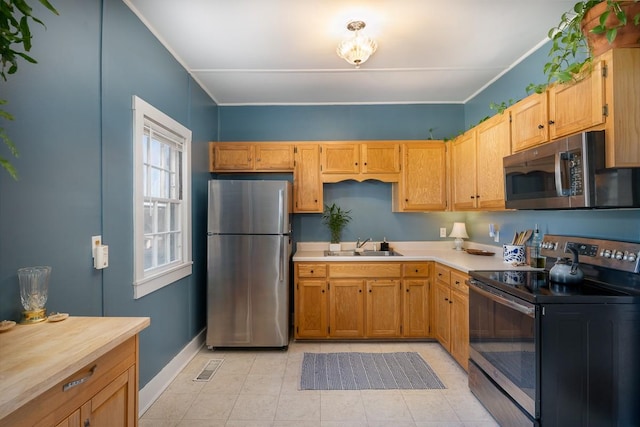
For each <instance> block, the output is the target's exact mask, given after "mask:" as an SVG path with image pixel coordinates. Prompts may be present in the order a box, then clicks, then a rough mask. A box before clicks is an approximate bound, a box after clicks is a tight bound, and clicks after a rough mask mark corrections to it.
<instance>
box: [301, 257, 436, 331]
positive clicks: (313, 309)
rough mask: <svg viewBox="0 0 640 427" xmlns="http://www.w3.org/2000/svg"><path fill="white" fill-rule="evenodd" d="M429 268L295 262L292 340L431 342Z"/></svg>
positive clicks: (426, 264)
mask: <svg viewBox="0 0 640 427" xmlns="http://www.w3.org/2000/svg"><path fill="white" fill-rule="evenodd" d="M432 265H433V263H432V262H408V263H398V262H367V263H363V262H328V263H306V262H297V263H295V279H294V283H295V289H294V299H295V303H294V304H295V307H294V318H295V320H294V323H295V338H296V339H367V338H372V339H373V338H375V339H384V338H396V339H397V338H428V337H430V336H431V335H430V314H431V313H430V311H429V294H430V293H429V290H430V276H431V271H432Z"/></svg>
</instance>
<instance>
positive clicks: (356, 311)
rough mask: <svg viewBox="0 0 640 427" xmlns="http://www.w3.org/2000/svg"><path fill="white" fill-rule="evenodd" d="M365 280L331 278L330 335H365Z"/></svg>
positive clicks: (345, 336)
mask: <svg viewBox="0 0 640 427" xmlns="http://www.w3.org/2000/svg"><path fill="white" fill-rule="evenodd" d="M363 290H364V281H363V280H357V279H356V280H352V279H336V280H331V282H330V284H329V335H330V336H331V337H341V338H362V337H364V292H363Z"/></svg>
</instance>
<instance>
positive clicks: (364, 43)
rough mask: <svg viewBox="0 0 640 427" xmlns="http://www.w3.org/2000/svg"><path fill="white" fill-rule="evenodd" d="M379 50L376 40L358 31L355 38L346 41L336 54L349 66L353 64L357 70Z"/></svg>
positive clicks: (341, 44) (340, 45)
mask: <svg viewBox="0 0 640 427" xmlns="http://www.w3.org/2000/svg"><path fill="white" fill-rule="evenodd" d="M377 48H378V44H377V43H376V42H375V40H373V39H371V38H369V37H367V36H365V35H363V34H361V33H360V32H359V31H356V34H355V37H353V38H352V39H349V40H345V41H343V42H342V43H340V44H339V45H338V48H337V49H336V53H337V54H338V56H339V57H340V58H342V59H344V60H345V61H347V62H348V63H349V64H353V65H355V66H356V68H359V67H360V64H363V63H364V62H366V60H367V59H369V57H370V56H371V55H372V54H373V53H374V52H375V51H376V49H377Z"/></svg>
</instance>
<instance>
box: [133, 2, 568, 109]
mask: <svg viewBox="0 0 640 427" xmlns="http://www.w3.org/2000/svg"><path fill="white" fill-rule="evenodd" d="M124 1H125V3H127V5H128V6H129V7H130V8H131V9H132V10H133V11H134V12H135V13H136V14H137V15H138V16H139V17H140V18H141V19H142V21H143V22H144V23H145V24H146V25H147V26H148V27H149V28H150V29H151V31H152V32H153V33H154V34H155V35H156V37H158V39H159V40H160V41H161V42H162V43H163V44H164V45H165V46H166V47H167V48H168V49H169V51H171V52H172V53H173V55H174V56H175V57H176V58H177V59H178V61H180V62H181V63H182V65H183V66H184V67H185V68H186V69H187V70H188V71H189V72H190V73H191V75H193V77H194V78H195V79H196V80H197V81H198V82H199V83H200V84H201V85H202V86H203V87H204V88H205V90H206V91H207V92H208V93H209V95H211V97H212V98H213V99H214V100H215V101H216V103H217V104H219V105H278V104H280V105H300V104H394V103H464V102H466V101H467V100H468V99H469V98H471V97H473V96H474V94H476V93H477V92H478V91H480V90H481V89H482V88H484V87H486V86H487V85H488V84H490V83H491V82H492V81H494V80H495V79H497V78H498V77H499V76H500V75H502V74H503V73H504V72H505V71H507V70H508V69H509V68H510V67H513V66H514V65H515V64H517V63H518V62H519V61H520V60H521V59H523V58H524V57H526V56H527V55H528V54H529V53H531V52H532V50H534V49H535V48H536V47H538V46H539V45H540V44H541V43H543V42H544V40H545V38H546V35H547V32H548V30H549V28H551V27H553V26H554V25H556V24H557V21H558V20H559V17H560V15H561V14H562V13H563V12H564V11H567V10H570V9H571V8H572V6H573V3H574V0H570V1H563V0H369V1H366V0H124ZM354 19H359V20H363V21H365V22H366V24H367V27H366V28H365V30H364V32H366V33H367V34H368V35H369V36H371V37H372V38H374V39H375V40H376V41H377V43H378V50H377V52H376V53H374V54H373V55H372V56H371V58H370V59H369V60H368V61H367V62H366V63H364V64H363V65H362V66H361V68H360V69H355V68H354V67H353V66H352V65H350V64H348V63H347V62H346V61H344V60H343V59H341V58H339V57H338V56H337V55H336V47H337V45H338V43H339V42H340V41H341V40H343V39H344V38H346V37H349V36H350V34H352V33H350V32H349V31H348V30H347V29H346V25H347V22H348V21H350V20H354ZM525 84H526V82H525V83H523V85H525ZM523 88H524V86H523Z"/></svg>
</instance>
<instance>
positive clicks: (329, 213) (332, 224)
mask: <svg viewBox="0 0 640 427" xmlns="http://www.w3.org/2000/svg"><path fill="white" fill-rule="evenodd" d="M350 213H351V211H345V210H342V208H340V206H338V205H336V204H335V203H333V204H332V205H331V206H329V205H324V211H323V212H322V223H323V224H326V225H327V227H329V231H330V232H331V245H337V246H331V245H329V250H332V251H335V250H338V251H339V250H340V237H341V235H342V229H343V228H344V227H346V226H347V224H348V223H349V221H351V216H350V215H349V214H350Z"/></svg>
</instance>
